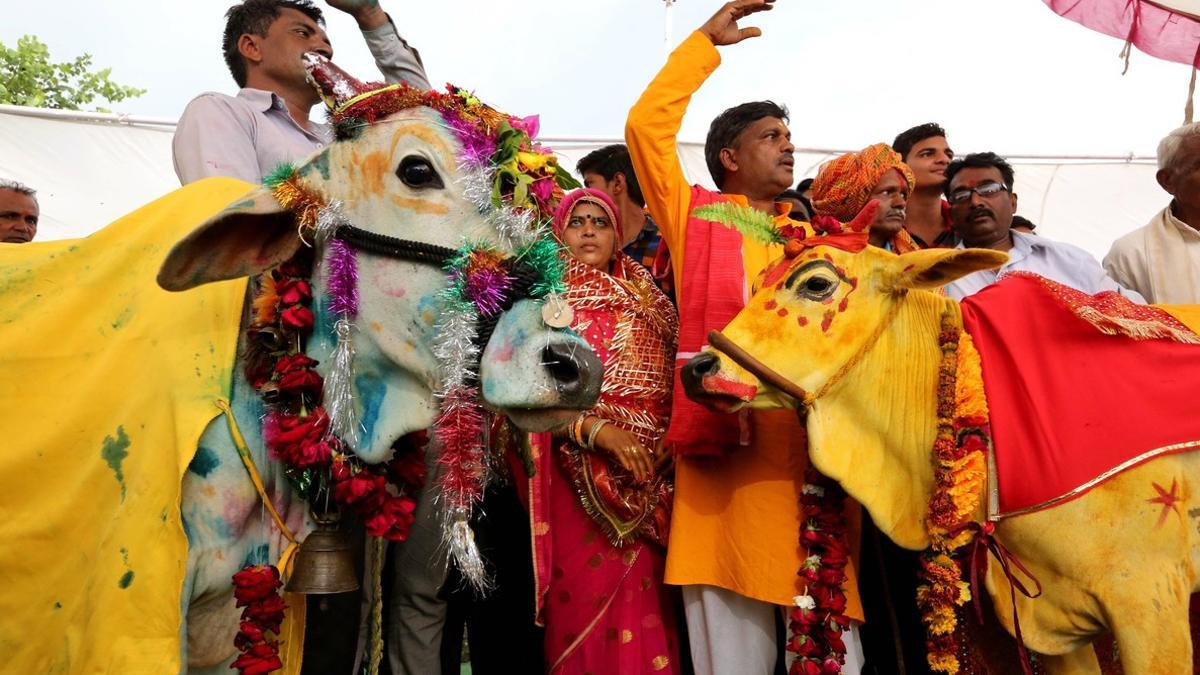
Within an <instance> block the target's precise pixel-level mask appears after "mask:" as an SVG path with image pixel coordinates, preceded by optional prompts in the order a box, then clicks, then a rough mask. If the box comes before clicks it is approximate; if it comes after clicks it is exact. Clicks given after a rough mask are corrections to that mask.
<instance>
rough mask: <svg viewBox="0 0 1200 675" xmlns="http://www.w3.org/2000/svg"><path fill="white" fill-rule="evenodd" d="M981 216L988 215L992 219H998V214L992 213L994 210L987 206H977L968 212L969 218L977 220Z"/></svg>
mask: <svg viewBox="0 0 1200 675" xmlns="http://www.w3.org/2000/svg"><path fill="white" fill-rule="evenodd" d="M979 216H987V217H988V218H991V219H992V220H995V219H996V214H995V213H992V210H991V209H989V208H988V207H986V206H977V207H975V208H973V209H971V210H970V211H968V212H967V220H975V219H976V218H978V217H979Z"/></svg>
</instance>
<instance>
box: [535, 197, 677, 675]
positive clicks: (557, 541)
mask: <svg viewBox="0 0 1200 675" xmlns="http://www.w3.org/2000/svg"><path fill="white" fill-rule="evenodd" d="M554 232H555V235H556V236H557V237H558V238H559V240H560V241H562V242H563V244H564V245H565V247H566V248H567V250H568V251H569V252H570V255H569V256H568V257H567V275H566V276H567V288H568V290H567V292H566V293H565V294H564V297H563V299H564V300H565V302H566V303H567V304H568V305H569V306H570V310H569V311H570V312H571V313H572V314H573V317H572V320H571V328H572V329H574V330H575V331H576V332H578V333H579V334H580V335H582V336H583V337H584V339H586V340H587V341H588V344H589V345H591V347H592V348H593V349H594V350H595V351H596V354H597V356H599V357H600V359H601V361H602V362H603V363H604V383H603V385H602V388H601V394H600V402H599V403H598V405H597V406H596V407H595V408H594V409H592V410H590V411H588V412H586V413H584V414H582V415H580V416H579V418H578V419H576V420H575V421H574V422H573V423H572V424H570V425H568V428H567V429H566V430H563V431H561V432H558V433H555V434H554V435H553V436H551V434H536V435H534V436H533V438H532V442H531V451H530V455H531V456H530V460H531V462H530V464H531V466H532V467H533V474H532V475H531V476H530V481H529V483H530V485H529V491H528V494H527V497H528V499H529V506H530V515H531V521H532V522H531V527H532V532H533V539H534V558H535V560H534V564H535V572H536V575H537V576H536V582H537V589H538V598H537V601H538V602H537V607H538V618H539V620H541V621H544V622H545V626H546V642H545V644H546V664H547V666H548V667H549V670H550V672H551V673H563V674H566V673H596V674H597V675H599V674H601V673H604V674H609V673H614V674H615V673H621V674H623V675H624V674H629V675H634V674H636V673H675V672H678V647H677V644H676V639H675V638H676V633H675V625H674V624H675V621H674V614H673V611H672V609H673V605H672V604H671V602H670V599H669V597H670V596H669V595H667V594H666V592H665V588H664V586H663V584H662V573H663V555H664V546H665V542H666V540H667V537H666V535H667V533H666V528H667V523H668V522H669V520H670V519H669V508H670V500H671V485H670V482H669V481H668V479H666V478H664V477H662V476H661V475H659V473H658V471H659V470H660V469H661V468H663V467H664V465H665V464H666V463H667V461H668V458H667V457H666V456H665V453H662V452H661V451H659V450H658V449H657V448H658V444H659V441H660V440H661V439H662V437H663V435H665V434H666V430H667V417H668V414H669V412H670V403H671V400H670V395H671V376H672V372H671V362H672V359H673V357H674V354H675V342H676V333H677V331H678V322H677V319H676V316H675V309H674V307H673V306H672V305H671V302H670V301H669V300H668V299H667V298H666V296H664V295H663V294H662V292H661V291H659V290H658V288H657V287H655V285H654V280H653V279H652V278H651V276H650V274H649V272H647V271H646V270H645V269H644V268H643V267H642V266H641V265H639V264H638V263H637V262H634V261H633V260H632V259H631V258H629V257H628V256H626V255H625V254H624V253H622V252H621V251H620V248H619V242H620V241H622V238H621V231H620V223H619V222H618V221H617V208H616V206H614V205H613V203H612V201H611V200H610V199H609V198H608V196H607V195H605V194H604V193H603V192H600V191H598V190H590V189H583V190H576V191H575V192H572V193H570V194H569V195H567V196H566V197H565V198H564V199H563V201H562V204H561V205H560V206H559V209H558V213H557V215H556V217H555V225H554Z"/></svg>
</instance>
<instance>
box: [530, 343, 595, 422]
mask: <svg viewBox="0 0 1200 675" xmlns="http://www.w3.org/2000/svg"><path fill="white" fill-rule="evenodd" d="M542 366H543V367H544V368H545V369H546V371H547V372H548V373H549V374H550V377H551V379H553V380H554V389H555V391H556V392H557V393H558V394H559V397H560V402H561V403H562V405H564V406H568V407H581V408H590V407H592V406H593V405H595V402H596V399H597V398H599V396H600V382H601V379H602V378H603V376H604V366H603V364H601V363H600V359H599V358H597V357H596V355H595V353H593V352H592V350H590V349H587V348H583V347H581V346H580V345H577V344H573V343H565V342H555V343H553V344H549V345H547V346H546V347H545V348H543V349H542Z"/></svg>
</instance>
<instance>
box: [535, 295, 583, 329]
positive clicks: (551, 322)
mask: <svg viewBox="0 0 1200 675" xmlns="http://www.w3.org/2000/svg"><path fill="white" fill-rule="evenodd" d="M573 321H575V310H574V309H572V308H571V305H570V304H569V303H568V302H567V301H566V300H563V297H562V296H561V295H559V294H558V293H551V294H550V295H547V296H546V301H545V302H544V303H543V304H542V322H543V323H545V324H546V325H547V326H549V327H551V328H566V327H567V326H570V325H571V323H572V322H573Z"/></svg>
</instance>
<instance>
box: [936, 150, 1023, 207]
mask: <svg viewBox="0 0 1200 675" xmlns="http://www.w3.org/2000/svg"><path fill="white" fill-rule="evenodd" d="M989 167H990V168H993V169H996V170H998V171H999V172H1000V176H1001V177H1002V178H1003V179H1004V186H1005V187H1007V188H1008V192H1009V194H1011V193H1012V190H1013V182H1014V180H1015V176H1014V174H1013V168H1012V165H1011V164H1009V163H1008V162H1007V161H1006V160H1005V159H1004V158H1003V157H1001V156H1000V155H997V154H996V153H994V152H975V153H972V154H970V155H967V156H966V157H959V158H957V159H955V160H954V161H953V162H950V166H947V167H946V182H945V184H944V185H943V186H942V190H943V191H944V192H945V193H946V196H947V197H949V196H950V182H951V181H953V180H954V176H955V174H957V173H958V172H959V171H962V170H963V169H987V168H989Z"/></svg>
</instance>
